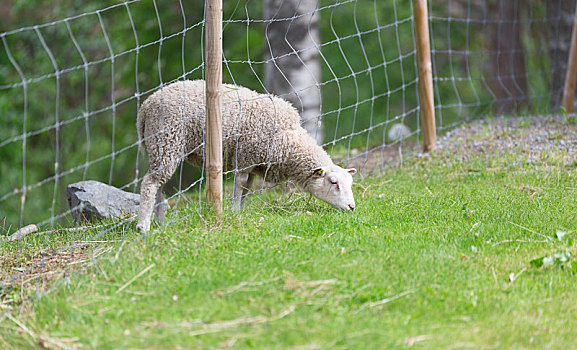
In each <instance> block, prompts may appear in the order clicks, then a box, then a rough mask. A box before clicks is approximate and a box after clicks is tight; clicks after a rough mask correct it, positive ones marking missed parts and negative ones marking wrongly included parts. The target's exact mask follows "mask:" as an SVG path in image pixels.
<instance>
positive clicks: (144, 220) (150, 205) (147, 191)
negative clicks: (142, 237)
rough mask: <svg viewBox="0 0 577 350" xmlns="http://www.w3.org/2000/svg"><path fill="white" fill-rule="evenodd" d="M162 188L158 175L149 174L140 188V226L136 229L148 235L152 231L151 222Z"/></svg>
mask: <svg viewBox="0 0 577 350" xmlns="http://www.w3.org/2000/svg"><path fill="white" fill-rule="evenodd" d="M161 187H162V186H161V185H160V181H159V178H158V175H157V174H151V172H150V171H149V172H148V174H146V175H145V176H144V180H142V184H141V186H140V207H139V208H138V224H137V225H136V228H137V229H138V231H140V232H142V233H147V232H148V230H149V229H150V220H151V218H152V211H153V209H154V202H155V198H156V193H157V192H158V191H159V190H160V188H161Z"/></svg>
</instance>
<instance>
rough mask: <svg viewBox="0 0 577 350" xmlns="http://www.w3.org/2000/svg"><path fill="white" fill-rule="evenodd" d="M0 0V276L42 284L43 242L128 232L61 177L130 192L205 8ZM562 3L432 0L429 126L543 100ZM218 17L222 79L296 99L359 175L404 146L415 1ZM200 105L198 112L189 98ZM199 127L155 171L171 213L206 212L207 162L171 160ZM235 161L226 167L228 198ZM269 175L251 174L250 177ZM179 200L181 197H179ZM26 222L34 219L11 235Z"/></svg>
mask: <svg viewBox="0 0 577 350" xmlns="http://www.w3.org/2000/svg"><path fill="white" fill-rule="evenodd" d="M11 5H12V6H11V7H10V6H9V11H8V12H6V11H0V16H1V17H2V18H0V19H1V21H0V22H1V23H3V26H2V27H0V31H2V32H1V33H0V39H1V41H2V47H1V49H0V113H1V118H2V120H1V123H2V127H1V128H0V158H1V159H2V161H1V163H0V164H1V165H0V219H2V220H3V221H2V223H1V224H0V225H1V226H0V227H1V234H2V243H1V245H2V247H1V248H0V249H1V250H2V251H3V254H2V255H5V256H6V258H4V260H3V263H2V265H3V266H2V268H3V269H4V272H2V275H0V278H1V279H2V281H3V282H2V283H3V284H4V285H10V284H13V283H14V282H15V281H21V279H22V276H31V277H29V278H31V279H33V280H34V278H36V280H34V281H37V284H36V285H37V286H38V289H42V288H44V287H43V286H42V283H41V281H43V280H42V277H40V274H41V271H44V269H45V268H47V266H49V265H50V262H51V261H52V260H51V259H52V258H53V257H55V256H60V255H62V254H64V253H66V254H68V256H72V255H73V254H74V252H75V251H76V252H78V251H82V250H85V247H86V245H87V244H89V243H87V242H98V241H99V240H101V239H102V238H103V237H108V238H107V240H108V241H114V242H117V241H118V242H124V239H125V236H126V233H127V232H129V231H130V230H132V229H133V227H134V225H133V224H132V223H131V220H132V219H131V216H130V215H128V216H125V217H124V218H122V219H117V220H112V221H108V222H106V223H104V224H101V225H97V226H95V227H93V228H91V229H82V228H74V227H72V228H70V227H71V226H73V225H74V224H73V221H72V217H71V208H70V206H69V203H68V199H67V193H66V187H67V186H68V185H70V184H73V183H76V182H78V181H83V180H97V181H100V182H103V183H106V184H109V185H113V186H115V187H117V188H119V189H122V190H126V191H129V192H135V193H139V191H138V190H139V184H140V182H141V181H142V179H143V176H144V174H145V173H146V170H147V168H148V165H147V159H148V158H147V156H144V155H143V154H142V153H140V152H139V148H141V146H142V141H141V140H139V138H138V135H137V130H136V126H135V124H136V116H137V113H138V111H139V109H140V107H141V106H142V104H143V102H144V100H145V99H146V98H148V97H149V96H150V95H151V94H152V93H154V92H156V91H160V90H161V89H163V88H164V87H166V86H168V85H170V84H171V83H174V82H177V81H182V80H195V79H203V78H204V72H205V59H204V53H205V52H204V50H205V45H204V41H205V29H206V22H205V18H204V7H205V6H204V4H203V3H192V2H182V1H171V2H157V1H138V0H132V1H124V2H121V3H116V2H110V3H109V5H108V6H103V5H102V3H99V4H94V3H93V4H83V5H81V6H80V7H77V8H75V7H70V8H64V7H52V6H49V5H45V6H46V8H44V5H42V6H40V7H33V6H32V5H19V6H17V5H16V4H11ZM573 6H574V3H573V2H571V1H552V0H530V1H519V0H515V1H505V0H499V1H493V2H489V1H481V0H446V1H435V2H432V1H431V2H430V3H429V20H430V34H431V45H432V50H431V53H432V59H433V81H434V92H435V109H436V112H437V130H438V131H439V132H443V131H445V130H449V129H451V128H453V127H455V126H456V125H458V124H460V123H463V122H466V121H468V120H471V119H474V118H479V117H483V116H486V115H492V114H519V115H522V114H527V113H532V114H535V113H550V112H552V111H556V110H557V109H558V108H559V104H560V96H561V92H562V81H563V76H564V72H565V67H566V60H567V52H568V43H569V41H570V28H571V25H572V23H573V16H572V14H573V11H572V10H571V9H572V8H573ZM47 10H49V11H47ZM46 13H49V15H50V17H49V18H46V17H45V16H46V15H45V14H46ZM223 18H224V21H223V48H224V52H223V81H224V82H226V83H229V84H231V85H230V86H235V85H236V86H244V87H248V88H250V89H252V90H255V91H257V92H259V93H261V94H262V95H259V97H258V98H259V99H262V100H267V99H271V96H272V95H276V96H279V97H281V98H283V99H285V100H288V101H289V102H291V104H292V105H293V106H294V107H295V109H296V110H297V112H298V113H299V115H300V116H301V124H302V126H303V128H305V129H306V130H307V132H308V133H309V134H310V135H311V137H313V138H314V140H316V142H317V143H318V144H320V145H322V146H323V148H324V149H325V150H326V151H327V152H328V154H329V155H330V156H331V157H332V159H333V160H334V161H335V162H338V163H339V164H344V165H348V164H353V165H355V166H357V167H358V168H360V170H362V172H363V173H365V174H371V173H374V172H378V171H379V170H382V169H383V168H384V167H386V166H387V164H389V163H390V158H391V157H392V154H397V153H398V152H399V151H402V150H403V148H406V149H414V145H415V144H416V142H417V140H418V137H419V134H420V131H421V127H420V120H419V114H420V112H421V109H420V107H419V103H418V89H417V83H418V76H417V65H416V60H417V57H416V43H415V29H414V28H415V23H414V16H413V7H412V3H411V2H401V1H386V2H385V1H377V0H374V1H354V0H330V1H329V0H326V1H325V0H322V1H312V0H267V1H264V2H262V1H249V0H238V1H236V2H225V8H224V16H223ZM13 28H16V29H13ZM230 103H237V104H238V106H237V107H236V108H238V109H239V111H240V112H239V113H240V114H241V115H243V114H242V113H246V111H242V108H243V107H242V106H245V105H246V106H249V105H250V101H248V100H243V98H241V97H237V98H236V102H230ZM195 112H203V111H202V110H197V111H190V110H189V111H185V112H184V113H185V114H186V113H188V115H192V114H194V113H195ZM160 114H161V118H164V117H163V116H162V113H160ZM270 117H271V124H270V125H262V128H260V129H258V130H254V132H255V133H258V132H260V133H266V132H273V133H274V131H275V130H276V129H275V127H274V121H275V120H277V119H276V118H278V115H276V114H275V113H273V115H271V116H270ZM170 128H172V125H170V126H169V127H166V128H165V129H163V130H162V132H163V133H165V132H169V129H170ZM243 136H246V135H241V134H235V135H229V138H233V139H236V141H237V142H240V141H239V140H240V139H242V137H243ZM197 141H198V142H196V143H195V144H193V145H191V147H190V148H189V149H188V150H187V152H184V151H183V153H181V154H179V157H178V158H177V159H175V162H176V163H178V164H177V165H178V168H177V169H176V171H175V174H174V176H172V178H171V180H169V181H168V183H167V184H166V186H165V195H168V198H167V200H168V201H169V203H170V204H171V205H172V207H173V209H172V210H171V212H172V213H173V214H172V215H169V217H168V223H170V222H174V221H177V220H182V219H190V218H191V217H193V216H195V215H201V214H202V208H203V196H202V194H203V188H204V184H205V176H204V171H203V168H202V167H191V166H187V165H182V164H181V163H182V161H183V160H185V158H186V157H187V156H189V155H190V153H191V152H197V151H198V152H200V151H202V150H203V147H204V136H203V135H201V137H200V139H198V140H197ZM267 162H268V163H267ZM270 162H271V161H270V160H268V161H267V160H265V162H264V164H265V165H266V164H268V165H270ZM197 165H198V164H197ZM259 165H262V164H254V166H259ZM240 170H242V169H239V167H235V166H232V167H229V168H228V169H225V178H226V179H227V184H228V185H227V186H226V189H227V190H226V192H225V199H227V200H228V202H230V200H231V198H232V196H233V191H234V186H233V181H234V178H235V177H236V176H238V173H239V171H240ZM267 186H268V185H267V184H266V182H265V181H262V182H260V183H259V184H258V186H256V189H255V190H254V192H261V193H262V190H264V189H265V188H266V187H267ZM253 197H254V199H253V200H254V201H260V200H262V199H259V197H258V196H253ZM228 202H227V203H228ZM183 206H185V207H188V208H193V209H192V210H189V211H187V212H179V211H178V210H176V209H175V208H179V207H183ZM28 224H36V225H37V226H38V227H40V233H42V234H38V233H36V234H31V235H30V236H29V237H27V238H23V239H15V240H11V239H9V238H8V237H10V235H11V234H13V233H14V232H15V231H16V230H17V229H19V228H21V227H23V226H25V225H28ZM112 232H113V233H114V234H115V235H116V236H115V238H110V236H109V234H110V233H112ZM118 235H119V236H118ZM90 244H93V243H90ZM118 244H119V245H121V244H122V243H118ZM46 247H50V248H51V250H50V253H49V254H44V255H42V256H40V257H39V258H38V259H37V260H35V262H34V263H33V264H30V265H29V266H25V267H22V266H16V268H17V269H16V270H14V267H15V266H12V265H10V263H9V261H11V260H10V259H11V258H10V257H14V256H16V257H18V256H21V255H22V254H30V251H34V250H43V249H45V248H46ZM114 249H117V252H120V251H121V248H118V246H117V247H116V248H114ZM90 251H91V255H90V256H91V258H89V259H88V260H90V261H92V262H93V263H96V257H97V256H98V255H99V254H101V253H102V252H103V250H98V249H96V250H90ZM2 298H4V299H5V298H6V296H5V295H3V296H2Z"/></svg>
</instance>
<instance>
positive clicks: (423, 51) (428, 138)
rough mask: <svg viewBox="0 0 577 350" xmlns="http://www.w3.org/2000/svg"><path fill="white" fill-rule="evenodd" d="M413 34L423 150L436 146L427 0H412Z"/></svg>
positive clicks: (428, 150) (432, 148) (430, 149)
mask: <svg viewBox="0 0 577 350" xmlns="http://www.w3.org/2000/svg"><path fill="white" fill-rule="evenodd" d="M413 3H414V7H413V8H414V12H415V13H414V18H415V29H416V30H415V32H416V33H415V34H416V36H417V38H416V40H417V43H416V44H417V45H416V46H417V68H418V74H419V103H420V107H421V131H422V135H423V152H431V151H434V150H435V148H436V147H437V130H436V129H435V101H434V96H433V65H432V64H431V41H430V37H429V14H428V12H429V11H428V9H427V0H414V2H413Z"/></svg>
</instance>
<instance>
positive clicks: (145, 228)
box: [136, 223, 148, 233]
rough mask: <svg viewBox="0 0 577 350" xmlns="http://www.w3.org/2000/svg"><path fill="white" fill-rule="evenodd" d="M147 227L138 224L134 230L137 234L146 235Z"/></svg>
mask: <svg viewBox="0 0 577 350" xmlns="http://www.w3.org/2000/svg"><path fill="white" fill-rule="evenodd" d="M147 226H148V225H145V224H141V223H138V224H137V225H136V229H137V230H138V232H140V233H148V227H147Z"/></svg>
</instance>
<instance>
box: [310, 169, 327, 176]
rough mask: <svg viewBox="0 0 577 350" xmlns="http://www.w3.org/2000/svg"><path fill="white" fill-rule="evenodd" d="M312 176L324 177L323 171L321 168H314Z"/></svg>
mask: <svg viewBox="0 0 577 350" xmlns="http://www.w3.org/2000/svg"><path fill="white" fill-rule="evenodd" d="M313 175H316V176H324V175H325V171H324V170H323V168H316V169H313Z"/></svg>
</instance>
